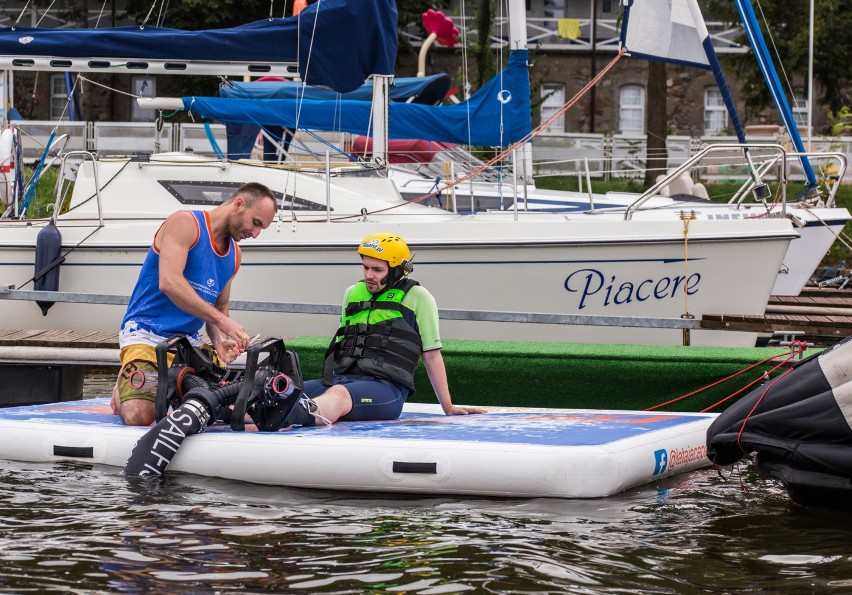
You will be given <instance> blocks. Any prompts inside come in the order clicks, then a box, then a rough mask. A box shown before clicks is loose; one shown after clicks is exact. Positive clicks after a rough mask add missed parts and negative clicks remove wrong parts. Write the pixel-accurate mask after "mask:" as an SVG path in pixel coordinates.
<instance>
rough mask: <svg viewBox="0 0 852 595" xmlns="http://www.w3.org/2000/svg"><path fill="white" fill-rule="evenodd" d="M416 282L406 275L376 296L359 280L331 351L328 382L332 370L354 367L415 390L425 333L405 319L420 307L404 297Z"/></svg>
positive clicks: (326, 374)
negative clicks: (407, 304) (409, 304)
mask: <svg viewBox="0 0 852 595" xmlns="http://www.w3.org/2000/svg"><path fill="white" fill-rule="evenodd" d="M415 285H419V283H417V281H414V280H412V279H404V280H403V281H401V282H400V283H398V284H397V286H395V287H392V288H390V289H386V290H385V291H383V292H382V293H381V294H379V295H378V296H374V295H373V294H371V293H370V292H369V291H368V290H367V285H366V283H364V282H363V281H359V282H358V283H356V284H355V287H354V288H353V289H352V292H351V293H350V295H349V302H348V303H347V304H346V309H345V311H344V315H343V320H341V323H340V328H339V329H338V330H337V333H336V334H335V335H334V337H333V338H332V340H331V344H330V345H329V346H328V351H326V354H325V364H324V366H323V382H324V383H325V384H326V385H330V384H331V381H332V373H334V374H346V373H347V372H348V373H351V374H365V375H368V376H375V377H377V378H385V379H387V380H391V381H393V382H396V383H398V384H402V385H403V386H406V387H408V388H409V389H410V390H411V391H412V393H413V392H414V370H415V368H417V363H418V362H419V361H420V354H421V352H422V351H423V345H422V342H421V340H420V333H418V332H417V330H416V329H415V327H413V326H412V325H411V324H409V323H408V322H406V320H405V318H406V316H409V319H410V320H413V319H414V312H413V311H412V310H410V309H409V308H407V307H405V306H403V305H402V299H403V298H404V297H405V294H406V293H407V292H408V291H409V290H411V288H412V287H414V286H415ZM415 324H416V322H415Z"/></svg>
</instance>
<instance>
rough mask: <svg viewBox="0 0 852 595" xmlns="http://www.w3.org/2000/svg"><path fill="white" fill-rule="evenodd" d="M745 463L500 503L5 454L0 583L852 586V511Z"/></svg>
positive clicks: (604, 589) (340, 589)
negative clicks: (620, 489) (810, 503)
mask: <svg viewBox="0 0 852 595" xmlns="http://www.w3.org/2000/svg"><path fill="white" fill-rule="evenodd" d="M103 380H104V383H103V386H101V387H100V389H99V390H100V392H97V395H98V396H102V395H103V394H104V391H103V388H104V387H106V388H109V387H110V386H111V380H110V379H107V378H104V379H103ZM87 384H88V382H87ZM282 456H286V453H282ZM741 474H742V477H740V474H735V475H734V476H733V477H731V478H729V479H728V480H723V479H722V478H719V477H718V476H716V475H715V473H713V472H712V471H709V470H707V471H699V472H695V473H692V474H689V475H685V476H682V477H680V478H676V480H672V481H670V482H669V483H666V484H660V485H655V486H649V487H645V488H639V489H635V490H631V491H629V492H626V493H624V494H620V495H618V496H614V497H610V498H604V499H596V500H557V499H530V500H502V499H482V498H454V497H440V498H422V497H405V496H396V495H394V496H388V495H384V494H373V493H340V492H322V491H311V490H296V489H286V488H278V487H269V486H257V485H250V484H244V483H239V482H231V481H225V480H218V479H209V478H202V477H195V476H191V475H179V474H175V475H172V476H169V477H167V479H166V481H164V482H162V483H161V482H150V481H145V480H142V479H140V478H125V477H123V476H122V475H120V470H118V469H115V468H109V467H100V466H95V467H92V466H88V465H81V464H55V465H54V464H51V465H48V464H34V463H10V462H5V461H3V462H0V568H2V571H0V591H2V592H16V593H20V592H25V591H30V592H32V591H35V592H45V591H54V592H71V591H73V592H84V593H91V592H134V593H136V592H143V591H144V592H148V591H153V592H157V593H188V592H191V593H202V592H203V593H207V592H222V591H231V590H234V591H236V590H240V591H243V592H248V593H259V592H282V591H288V592H290V591H291V592H301V593H317V592H320V593H388V592H393V593H416V594H437V593H462V592H467V591H470V592H476V593H566V592H571V593H702V592H708V593H709V592H712V593H733V592H741V591H752V592H763V593H779V592H784V593H803V592H816V591H819V592H826V591H828V592H836V593H848V592H850V591H852V551H850V550H851V549H852V548H850V546H849V545H848V544H849V542H850V537H852V528H851V527H852V523H850V522H849V521H850V519H851V518H850V517H845V516H842V515H839V514H836V513H830V512H823V511H814V510H807V509H802V508H799V507H796V506H795V505H792V504H790V503H789V501H788V499H787V497H786V495H785V493H784V492H783V490H781V489H780V488H778V487H777V486H776V485H775V484H773V483H771V482H768V481H764V480H762V479H760V478H759V477H757V475H756V474H755V473H754V472H753V471H752V470H751V468H748V467H744V468H743V470H742V471H741ZM741 481H742V484H743V485H744V486H746V489H743V487H741Z"/></svg>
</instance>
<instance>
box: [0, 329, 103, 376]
mask: <svg viewBox="0 0 852 595" xmlns="http://www.w3.org/2000/svg"><path fill="white" fill-rule="evenodd" d="M118 352H119V348H118V332H117V331H114V332H104V331H72V330H18V329H0V364H42V365H43V364H51V365H77V366H91V367H99V366H105V367H106V366H118V364H119V358H118Z"/></svg>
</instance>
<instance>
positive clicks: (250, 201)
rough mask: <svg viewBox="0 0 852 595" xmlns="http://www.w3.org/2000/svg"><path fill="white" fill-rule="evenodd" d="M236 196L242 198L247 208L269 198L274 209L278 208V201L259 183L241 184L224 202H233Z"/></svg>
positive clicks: (267, 188) (266, 187)
mask: <svg viewBox="0 0 852 595" xmlns="http://www.w3.org/2000/svg"><path fill="white" fill-rule="evenodd" d="M238 196H242V197H243V198H244V199H245V205H246V206H247V207H252V206H254V205H255V204H257V203H258V202H260V201H261V200H263V199H264V198H269V199H270V200H271V201H272V203H273V204H274V205H275V208H276V209H277V208H278V200H276V198H275V195H274V194H273V193H272V190H270V189H269V187H268V186H265V185H264V184H261V183H260V182H249V183H247V184H243V185H242V186H240V187H239V188H237V189H236V190H235V191H234V193H233V194H232V195H231V196H230V198H228V200H226V201H225V202H226V203H229V202H233V201H235V200H236V199H237V197H238Z"/></svg>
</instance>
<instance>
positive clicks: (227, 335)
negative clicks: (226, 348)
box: [216, 316, 251, 357]
mask: <svg viewBox="0 0 852 595" xmlns="http://www.w3.org/2000/svg"><path fill="white" fill-rule="evenodd" d="M216 328H217V329H218V330H219V333H220V336H221V341H222V343H223V344H224V343H225V341H226V340H228V339H230V340H232V341H233V342H234V344H235V345H236V347H237V348H239V353H237V355H239V354H240V353H242V352H243V351H245V350H246V349H248V347H249V343H251V337H249V335H248V333H247V332H246V329H244V328H243V327H242V325H241V324H239V323H237V322H235V321H234V320H232V319H231V318H228V317H227V316H223V317H222V318H221V319H220V320H217V321H216ZM217 351H218V350H217ZM221 356H222V354H221V353H220V354H219V357H221Z"/></svg>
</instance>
